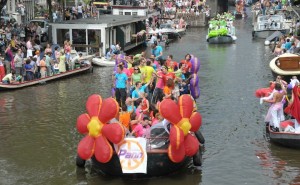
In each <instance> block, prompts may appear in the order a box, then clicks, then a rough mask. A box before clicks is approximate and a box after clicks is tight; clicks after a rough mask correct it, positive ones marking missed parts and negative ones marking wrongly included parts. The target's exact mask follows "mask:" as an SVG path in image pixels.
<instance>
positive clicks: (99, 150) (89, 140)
mask: <svg viewBox="0 0 300 185" xmlns="http://www.w3.org/2000/svg"><path fill="white" fill-rule="evenodd" d="M86 110H87V112H88V113H87V114H81V115H80V116H79V117H78V118H77V130H78V131H79V132H80V133H82V134H87V135H86V136H85V137H84V138H83V139H82V140H81V141H80V143H79V144H78V149H77V152H78V155H79V157H80V158H82V159H84V160H87V159H89V158H91V157H92V156H93V155H95V157H96V159H97V160H98V161H99V162H102V163H106V162H108V161H110V159H111V157H112V155H113V149H112V146H111V144H110V143H109V141H110V142H112V143H115V144H118V143H120V142H121V141H123V139H124V137H125V130H124V127H123V126H122V125H120V124H119V123H110V124H107V122H108V121H110V120H111V119H113V118H114V117H116V115H117V114H118V113H119V105H118V103H117V102H116V100H115V99H113V98H107V99H105V100H102V98H101V96H100V95H97V94H93V95H91V96H90V97H89V98H88V100H87V102H86Z"/></svg>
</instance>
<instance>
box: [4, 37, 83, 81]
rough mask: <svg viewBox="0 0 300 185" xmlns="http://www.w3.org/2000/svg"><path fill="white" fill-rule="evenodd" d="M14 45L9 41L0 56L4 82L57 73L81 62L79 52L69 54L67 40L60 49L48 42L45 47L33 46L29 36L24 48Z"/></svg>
mask: <svg viewBox="0 0 300 185" xmlns="http://www.w3.org/2000/svg"><path fill="white" fill-rule="evenodd" d="M14 46H15V48H14ZM14 46H13V45H12V44H11V43H10V44H9V45H8V46H7V48H6V49H5V52H4V56H3V57H0V79H2V83H5V84H11V83H21V82H24V81H31V80H34V79H40V78H45V77H48V76H53V75H57V74H60V73H64V72H66V71H68V70H73V69H75V68H77V67H80V66H81V65H82V62H83V58H82V54H81V53H79V54H78V56H71V44H70V42H69V41H68V40H66V41H65V42H64V46H63V48H62V49H60V47H59V46H58V45H56V46H55V47H52V46H51V45H50V44H47V45H46V48H42V47H39V48H35V47H34V46H33V42H32V39H31V37H29V38H28V40H27V42H26V43H25V46H24V48H21V47H19V46H18V45H14ZM15 49H16V50H15Z"/></svg>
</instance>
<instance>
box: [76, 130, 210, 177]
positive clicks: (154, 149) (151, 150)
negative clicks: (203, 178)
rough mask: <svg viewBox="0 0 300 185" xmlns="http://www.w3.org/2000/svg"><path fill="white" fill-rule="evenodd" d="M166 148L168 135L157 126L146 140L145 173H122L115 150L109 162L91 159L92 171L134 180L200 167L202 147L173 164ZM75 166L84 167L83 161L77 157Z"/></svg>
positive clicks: (202, 138)
mask: <svg viewBox="0 0 300 185" xmlns="http://www.w3.org/2000/svg"><path fill="white" fill-rule="evenodd" d="M197 134H198V136H197V137H199V138H200V140H201V141H202V142H201V143H202V144H204V142H205V141H204V137H203V136H202V134H201V132H198V133H197ZM168 146H169V133H168V132H167V131H166V128H165V127H164V126H163V124H157V125H155V126H154V127H153V128H151V132H150V138H147V173H133V174H130V173H123V172H122V166H121V164H120V159H119V156H118V154H117V152H116V151H115V150H114V153H113V156H112V158H111V160H110V161H109V162H107V163H101V162H99V161H97V160H96V158H95V157H92V158H91V161H92V169H93V170H94V171H95V172H97V173H99V174H105V175H110V176H118V177H120V176H121V177H124V178H130V179H136V178H151V177H159V176H165V175H169V174H172V173H174V172H176V171H178V170H180V169H182V168H184V167H187V165H188V164H191V163H193V164H194V165H195V166H201V165H202V160H203V159H202V154H203V152H204V148H203V146H200V148H199V151H198V153H197V155H195V156H193V157H185V159H184V160H183V161H181V162H179V163H174V162H172V161H171V160H170V159H169V156H168ZM76 164H77V166H79V167H84V165H85V161H84V160H82V159H81V158H80V157H79V156H77V158H76ZM133 165H134V164H133Z"/></svg>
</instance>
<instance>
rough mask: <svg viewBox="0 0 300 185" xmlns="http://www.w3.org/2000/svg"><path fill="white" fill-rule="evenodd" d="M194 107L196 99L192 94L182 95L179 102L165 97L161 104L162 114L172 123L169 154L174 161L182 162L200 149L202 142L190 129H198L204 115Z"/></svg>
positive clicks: (193, 130)
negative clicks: (195, 110) (193, 98)
mask: <svg viewBox="0 0 300 185" xmlns="http://www.w3.org/2000/svg"><path fill="white" fill-rule="evenodd" d="M193 109H194V101H193V100H192V98H191V96H190V95H182V96H180V97H179V99H178V104H176V103H175V102H174V101H172V100H170V99H165V100H163V101H162V102H161V103H160V105H159V112H160V114H161V115H162V116H163V117H164V118H165V119H167V120H168V121H170V122H171V123H172V126H171V129H170V145H169V148H168V155H169V158H170V159H171V161H173V162H181V161H182V160H183V159H184V157H185V156H193V155H195V154H196V153H197V151H198V150H199V145H200V143H199V142H198V140H197V138H196V137H195V136H194V135H192V134H190V131H192V132H196V131H198V129H199V128H200V126H201V124H202V117H201V114H200V113H198V112H193Z"/></svg>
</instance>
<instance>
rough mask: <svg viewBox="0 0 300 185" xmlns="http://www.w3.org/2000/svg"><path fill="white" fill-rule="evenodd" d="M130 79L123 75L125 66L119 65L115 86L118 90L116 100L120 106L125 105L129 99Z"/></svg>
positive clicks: (114, 77)
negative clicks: (127, 98)
mask: <svg viewBox="0 0 300 185" xmlns="http://www.w3.org/2000/svg"><path fill="white" fill-rule="evenodd" d="M127 80H128V77H127V75H126V74H125V73H123V66H122V65H119V66H118V68H117V73H116V74H115V75H114V76H113V82H115V83H113V86H114V87H115V89H116V100H117V102H118V103H119V106H120V107H122V105H125V100H126V97H127V91H126V89H127V88H126V85H127Z"/></svg>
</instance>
